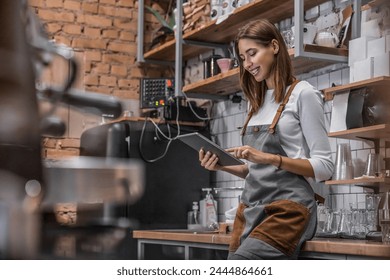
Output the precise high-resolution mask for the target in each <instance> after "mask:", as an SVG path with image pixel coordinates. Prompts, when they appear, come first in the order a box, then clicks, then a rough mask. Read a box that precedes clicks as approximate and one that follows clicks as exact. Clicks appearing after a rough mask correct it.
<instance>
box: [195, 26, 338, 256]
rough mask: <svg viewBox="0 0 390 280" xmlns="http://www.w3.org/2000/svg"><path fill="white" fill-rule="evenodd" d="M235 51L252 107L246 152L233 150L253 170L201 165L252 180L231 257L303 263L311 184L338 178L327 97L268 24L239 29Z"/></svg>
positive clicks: (211, 162) (312, 207) (204, 160)
mask: <svg viewBox="0 0 390 280" xmlns="http://www.w3.org/2000/svg"><path fill="white" fill-rule="evenodd" d="M235 51H236V54H237V57H238V58H239V63H240V83H241V87H242V89H243V92H244V95H245V96H246V98H247V100H248V101H249V112H248V117H247V120H246V122H245V125H244V127H243V129H242V142H243V146H241V147H234V148H230V149H227V151H228V152H231V153H232V154H234V155H235V156H236V157H237V158H240V159H245V160H247V164H246V165H239V166H225V167H222V166H219V165H218V164H217V162H218V158H217V157H216V155H213V154H210V153H206V154H205V152H204V151H203V150H201V151H199V160H200V162H201V165H202V166H203V167H205V168H206V169H208V170H212V171H216V170H222V171H226V172H229V173H231V174H234V175H237V176H239V177H241V178H245V188H244V190H243V193H242V196H241V203H240V204H239V206H238V209H237V214H236V218H235V221H234V230H233V233H232V241H231V244H230V248H229V259H296V258H297V256H298V254H299V250H300V248H301V245H302V244H303V242H304V241H306V240H309V239H311V238H312V237H313V235H314V233H315V228H316V221H317V215H316V201H315V198H314V192H313V189H312V187H311V183H314V180H316V181H324V180H327V179H329V178H330V177H331V175H332V173H333V161H332V157H331V151H330V146H329V141H328V137H327V131H326V127H325V123H324V109H323V106H324V104H323V98H322V96H321V94H320V92H319V91H318V90H316V89H314V88H313V86H311V85H310V84H309V83H307V82H303V81H302V82H299V81H297V80H296V79H295V77H294V76H293V74H292V66H291V61H290V58H289V55H288V52H287V48H286V45H285V44H284V41H283V38H282V36H281V34H280V33H279V31H278V30H277V29H276V28H275V26H274V25H273V24H272V23H270V22H269V21H267V20H257V21H252V22H250V23H248V24H247V25H246V26H244V27H243V28H241V29H240V30H239V33H238V35H237V37H236V40H235Z"/></svg>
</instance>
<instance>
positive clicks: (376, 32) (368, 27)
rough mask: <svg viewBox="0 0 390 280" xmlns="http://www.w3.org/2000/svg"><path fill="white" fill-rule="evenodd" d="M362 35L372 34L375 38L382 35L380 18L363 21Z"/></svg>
mask: <svg viewBox="0 0 390 280" xmlns="http://www.w3.org/2000/svg"><path fill="white" fill-rule="evenodd" d="M360 34H361V36H362V37H363V36H370V37H375V38H380V37H381V29H380V27H379V19H377V18H376V19H372V20H369V21H367V22H363V23H362V29H361V33H360Z"/></svg>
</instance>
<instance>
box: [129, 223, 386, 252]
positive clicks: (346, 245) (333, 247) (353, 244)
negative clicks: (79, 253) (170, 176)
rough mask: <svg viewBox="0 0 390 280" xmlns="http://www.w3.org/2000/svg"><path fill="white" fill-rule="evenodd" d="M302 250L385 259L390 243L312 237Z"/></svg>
mask: <svg viewBox="0 0 390 280" xmlns="http://www.w3.org/2000/svg"><path fill="white" fill-rule="evenodd" d="M133 237H134V238H137V239H153V240H170V241H181V242H197V243H209V244H224V245H228V244H229V241H230V238H231V235H230V234H220V233H217V232H215V233H214V232H213V233H207V232H199V233H191V232H185V231H183V232H181V231H175V230H172V231H170V230H135V231H133ZM302 251H305V252H317V253H329V254H342V255H357V256H367V257H378V258H386V259H388V258H390V245H385V244H382V243H379V242H372V241H365V240H350V239H332V238H314V239H312V240H310V241H307V242H305V244H304V245H303V248H302Z"/></svg>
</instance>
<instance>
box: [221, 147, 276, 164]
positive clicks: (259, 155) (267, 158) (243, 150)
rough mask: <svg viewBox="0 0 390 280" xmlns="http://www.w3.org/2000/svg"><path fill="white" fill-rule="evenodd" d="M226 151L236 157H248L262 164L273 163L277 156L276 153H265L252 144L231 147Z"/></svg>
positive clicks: (247, 158) (249, 159)
mask: <svg viewBox="0 0 390 280" xmlns="http://www.w3.org/2000/svg"><path fill="white" fill-rule="evenodd" d="M226 151H227V152H229V153H231V154H233V156H235V157H236V158H239V159H246V160H248V161H251V162H254V163H261V164H271V163H272V162H273V160H274V157H275V155H272V154H268V153H264V152H262V151H259V150H256V149H255V148H253V147H251V146H241V147H234V148H229V149H227V150H226Z"/></svg>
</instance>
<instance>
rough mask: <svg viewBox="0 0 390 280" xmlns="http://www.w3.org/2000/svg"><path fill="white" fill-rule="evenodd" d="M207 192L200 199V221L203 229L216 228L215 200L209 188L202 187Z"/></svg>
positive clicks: (216, 206) (216, 207)
mask: <svg viewBox="0 0 390 280" xmlns="http://www.w3.org/2000/svg"><path fill="white" fill-rule="evenodd" d="M202 191H204V192H207V193H206V197H205V198H204V199H202V200H201V201H200V222H201V224H202V227H203V228H204V229H205V230H216V229H218V215H217V209H218V205H217V201H216V200H214V198H213V195H212V194H211V188H202Z"/></svg>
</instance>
